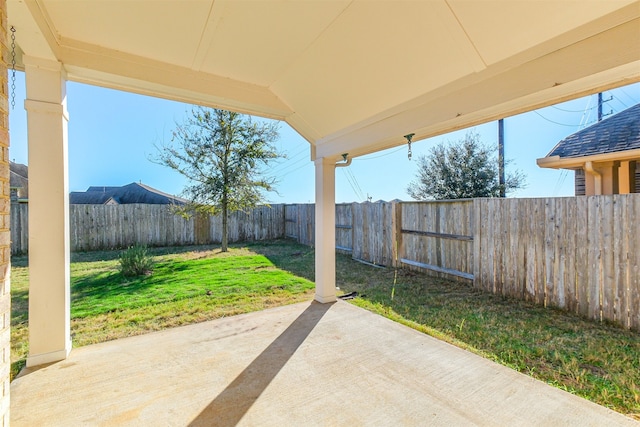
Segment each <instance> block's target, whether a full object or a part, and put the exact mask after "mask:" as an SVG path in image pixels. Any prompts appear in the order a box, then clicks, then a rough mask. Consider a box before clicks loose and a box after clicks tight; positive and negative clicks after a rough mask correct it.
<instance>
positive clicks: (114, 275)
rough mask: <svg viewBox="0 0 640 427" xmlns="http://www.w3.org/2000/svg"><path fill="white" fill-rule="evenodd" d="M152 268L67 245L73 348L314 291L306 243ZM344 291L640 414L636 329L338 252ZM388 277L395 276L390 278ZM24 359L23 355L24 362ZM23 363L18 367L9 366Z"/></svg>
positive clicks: (16, 346)
mask: <svg viewBox="0 0 640 427" xmlns="http://www.w3.org/2000/svg"><path fill="white" fill-rule="evenodd" d="M151 252H152V254H153V256H154V262H155V267H154V273H153V275H152V276H148V277H140V278H136V279H127V278H125V277H124V276H122V275H121V274H120V273H119V272H118V265H117V264H118V261H117V260H118V255H119V252H93V253H86V254H73V257H72V261H73V262H72V266H71V277H72V324H71V327H72V334H73V340H74V345H75V346H80V345H86V344H91V343H96V342H101V341H106V340H110V339H116V338H121V337H125V336H130V335H137V334H143V333H146V332H149V331H154V330H159V329H164V328H169V327H174V326H180V325H184V324H189V323H194V322H200V321H204V320H209V319H215V318H218V317H222V316H229V315H234V314H240V313H246V312H249V311H255V310H261V309H263V308H268V307H273V306H277V305H283V304H288V303H293V302H299V301H304V300H309V299H310V298H311V297H312V294H313V283H312V281H313V278H314V252H313V249H311V248H309V247H306V246H301V245H297V244H295V243H291V242H289V241H275V242H266V243H259V244H249V245H243V246H233V247H231V249H230V252H228V253H221V252H219V249H217V248H213V247H191V248H166V249H154V250H151ZM27 270H28V269H27V266H26V261H25V259H24V258H16V259H14V260H13V271H12V302H13V306H12V325H13V326H12V360H18V361H19V360H20V359H22V360H24V357H25V356H26V354H27V352H28V348H27V344H26V341H27V340H26V338H27V336H26V322H27V318H26V313H27V297H28V293H27V283H28V271H27ZM336 271H337V285H338V286H339V287H340V289H341V292H352V291H357V292H358V293H359V295H360V297H359V298H357V299H355V300H352V302H353V303H354V304H356V305H358V306H360V307H363V308H365V309H367V310H370V311H373V312H375V313H378V314H381V315H383V316H386V317H388V318H390V319H392V320H395V321H397V322H400V323H403V324H405V325H407V326H410V327H412V328H415V329H417V330H420V331H422V332H424V333H427V334H429V335H432V336H434V337H436V338H439V339H442V340H444V341H447V342H450V343H452V344H454V345H457V346H459V347H462V348H465V349H467V350H469V351H472V352H475V353H477V354H480V355H482V356H483V357H486V358H489V359H491V360H494V361H496V362H498V363H501V364H504V365H506V366H509V367H511V368H513V369H515V370H517V371H520V372H523V373H526V374H529V375H531V376H533V377H535V378H538V379H540V380H542V381H545V382H547V383H549V384H552V385H554V386H556V387H559V388H562V389H565V390H567V391H569V392H571V393H574V394H577V395H579V396H582V397H585V398H587V399H589V400H592V401H594V402H596V403H598V404H600V405H603V406H606V407H609V408H611V409H613V410H616V411H618V412H621V413H623V414H627V415H628V416H630V417H632V418H636V419H640V334H638V333H634V332H629V331H624V330H622V329H619V328H617V327H614V326H611V325H608V324H599V323H595V322H591V321H588V320H584V319H582V318H580V317H577V316H573V315H570V314H567V313H564V312H562V311H559V310H553V309H544V308H541V307H537V306H534V305H531V304H529V303H526V302H522V301H517V300H513V299H507V298H502V297H498V296H493V295H490V294H484V293H481V292H479V291H476V290H474V289H473V288H471V287H470V286H468V285H466V284H462V283H457V282H449V281H445V280H441V279H435V278H431V277H428V276H426V275H423V274H419V273H414V272H411V271H408V270H399V271H398V272H397V276H396V275H395V271H394V270H393V269H377V268H372V267H369V266H367V265H363V264H361V263H358V262H355V261H353V260H351V259H350V257H348V256H342V255H338V256H337V268H336ZM394 283H395V285H394ZM22 363H23V362H22ZM18 367H19V362H18V363H17V364H14V369H17V368H18Z"/></svg>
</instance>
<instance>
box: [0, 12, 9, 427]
mask: <svg viewBox="0 0 640 427" xmlns="http://www.w3.org/2000/svg"><path fill="white" fill-rule="evenodd" d="M7 32H8V28H7V4H6V0H0V49H1V51H2V58H3V60H2V61H0V384H1V385H0V420H1V421H0V424H1V425H2V426H8V425H9V371H10V366H11V360H10V356H11V329H10V318H11V294H10V278H9V275H10V271H11V266H10V261H11V259H10V256H11V248H10V233H9V223H10V221H9V212H10V199H9V197H10V194H9V193H10V192H9V108H8V102H7V101H8V96H7V95H8V89H7V58H8V57H9V49H8V45H9V44H10V42H8V36H7Z"/></svg>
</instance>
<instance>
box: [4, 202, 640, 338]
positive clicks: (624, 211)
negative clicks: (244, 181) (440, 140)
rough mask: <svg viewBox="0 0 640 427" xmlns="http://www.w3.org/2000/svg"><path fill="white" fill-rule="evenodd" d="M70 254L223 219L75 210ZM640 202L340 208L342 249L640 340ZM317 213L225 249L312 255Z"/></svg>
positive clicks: (307, 207)
mask: <svg viewBox="0 0 640 427" xmlns="http://www.w3.org/2000/svg"><path fill="white" fill-rule="evenodd" d="M27 209H28V207H27V206H26V205H14V206H12V211H11V214H12V215H11V238H12V253H14V254H16V253H25V252H26V251H27V250H28V239H27V228H28V227H27V220H26V218H27V213H26V212H27ZM70 216H71V218H70V228H71V250H72V251H87V250H100V249H114V248H123V247H127V246H130V245H132V244H134V243H144V244H147V245H149V246H173V245H192V244H209V243H218V242H220V240H221V219H220V218H219V217H217V216H213V217H208V216H194V217H191V218H189V219H186V218H183V217H181V216H178V215H175V214H173V212H172V211H171V210H170V209H169V208H168V207H167V206H162V205H120V206H104V205H72V206H71V210H70ZM639 224H640V194H628V195H613V196H591V197H586V196H580V197H567V198H541V199H473V200H455V201H437V202H398V203H395V202H393V203H361V204H358V203H351V204H340V205H337V206H336V230H335V233H336V249H337V250H338V251H341V252H345V253H351V255H352V257H353V258H354V259H358V260H361V261H365V262H368V263H371V264H375V265H380V266H386V267H395V268H399V267H403V268H410V269H418V270H421V271H425V272H429V273H430V274H434V275H437V276H441V277H447V278H451V279H455V280H463V281H468V282H470V283H472V284H473V286H474V287H476V288H479V289H483V290H486V291H490V292H493V293H495V294H499V295H505V296H511V297H515V298H520V299H524V300H529V301H533V302H536V303H539V304H542V305H545V306H555V307H559V308H563V309H566V310H568V311H571V312H574V313H577V314H580V315H583V316H586V317H589V318H592V319H596V320H605V319H606V320H610V321H612V322H615V323H618V324H620V325H622V326H623V327H625V328H629V329H635V330H638V331H640V227H639ZM314 227H315V209H314V205H313V204H298V205H273V206H271V207H260V208H257V209H255V210H253V211H252V212H249V213H242V212H236V213H234V214H232V215H231V217H230V221H229V241H231V242H238V241H247V240H269V239H277V238H282V237H289V238H293V239H296V240H297V241H298V242H300V243H302V244H306V245H311V246H312V245H313V244H314Z"/></svg>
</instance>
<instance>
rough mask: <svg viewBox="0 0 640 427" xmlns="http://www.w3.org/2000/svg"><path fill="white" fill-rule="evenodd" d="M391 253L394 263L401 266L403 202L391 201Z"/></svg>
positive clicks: (397, 266) (395, 265)
mask: <svg viewBox="0 0 640 427" xmlns="http://www.w3.org/2000/svg"><path fill="white" fill-rule="evenodd" d="M391 254H392V258H393V259H392V260H391V262H392V265H393V266H394V267H396V268H399V267H400V264H401V263H400V259H401V258H402V257H403V255H404V254H403V253H402V203H398V202H391Z"/></svg>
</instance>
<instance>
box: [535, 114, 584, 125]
mask: <svg viewBox="0 0 640 427" xmlns="http://www.w3.org/2000/svg"><path fill="white" fill-rule="evenodd" d="M533 112H534V113H536V114H537V115H539V116H540V117H542V118H543V119H544V120H546V121H548V122H550V123H553V124H556V125H560V126H568V127H573V128H577V127H580V125H568V124H566V123H560V122H556V121H553V120H551V119H548V118H546V117H545V116H543V115H542V114H540V113H538V112H537V111H535V110H534V111H533Z"/></svg>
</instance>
